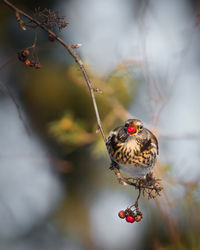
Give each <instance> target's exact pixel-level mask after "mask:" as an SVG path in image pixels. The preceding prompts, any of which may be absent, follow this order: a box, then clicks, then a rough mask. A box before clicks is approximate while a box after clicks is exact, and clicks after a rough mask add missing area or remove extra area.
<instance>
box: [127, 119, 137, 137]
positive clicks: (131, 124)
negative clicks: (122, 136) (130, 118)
mask: <svg viewBox="0 0 200 250" xmlns="http://www.w3.org/2000/svg"><path fill="white" fill-rule="evenodd" d="M129 125H130V126H132V127H134V128H135V132H134V133H129V136H133V135H136V134H137V132H138V130H137V126H136V125H135V123H134V122H132V123H130V124H129Z"/></svg>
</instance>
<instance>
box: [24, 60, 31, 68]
mask: <svg viewBox="0 0 200 250" xmlns="http://www.w3.org/2000/svg"><path fill="white" fill-rule="evenodd" d="M24 64H25V65H26V66H27V67H29V66H30V65H31V61H30V60H29V59H26V60H25V62H24Z"/></svg>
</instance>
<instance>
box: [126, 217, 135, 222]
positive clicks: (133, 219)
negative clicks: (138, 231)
mask: <svg viewBox="0 0 200 250" xmlns="http://www.w3.org/2000/svg"><path fill="white" fill-rule="evenodd" d="M126 221H127V222H129V223H133V222H134V221H135V218H134V217H132V216H130V215H129V216H127V217H126Z"/></svg>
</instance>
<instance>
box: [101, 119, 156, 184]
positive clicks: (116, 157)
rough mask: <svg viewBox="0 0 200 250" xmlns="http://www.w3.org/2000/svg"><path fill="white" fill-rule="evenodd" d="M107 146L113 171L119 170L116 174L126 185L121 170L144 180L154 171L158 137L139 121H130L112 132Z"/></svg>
mask: <svg viewBox="0 0 200 250" xmlns="http://www.w3.org/2000/svg"><path fill="white" fill-rule="evenodd" d="M106 146H107V150H108V153H109V155H110V158H111V161H112V162H111V169H113V168H115V169H117V170H118V172H117V174H116V173H115V174H116V175H117V177H118V180H119V182H120V183H121V184H124V185H125V183H124V181H123V180H124V179H123V178H122V177H121V173H120V170H122V171H123V172H125V173H128V174H129V175H130V176H132V177H134V178H143V177H145V176H146V175H147V174H148V173H150V171H151V170H152V169H153V167H154V166H155V163H156V160H157V156H158V154H159V149H158V140H157V138H156V136H155V135H154V134H153V133H152V132H151V131H150V130H149V129H147V128H145V127H144V125H143V123H142V121H141V120H138V119H128V120H126V121H125V123H124V125H123V126H120V127H117V128H115V129H113V130H112V131H110V133H109V135H108V138H107V140H106Z"/></svg>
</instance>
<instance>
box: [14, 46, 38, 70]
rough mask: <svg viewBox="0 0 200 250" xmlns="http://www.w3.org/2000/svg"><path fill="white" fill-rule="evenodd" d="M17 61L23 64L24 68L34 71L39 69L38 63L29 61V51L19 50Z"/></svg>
mask: <svg viewBox="0 0 200 250" xmlns="http://www.w3.org/2000/svg"><path fill="white" fill-rule="evenodd" d="M17 55H18V59H19V60H20V61H21V62H23V63H24V65H25V66H26V67H34V68H35V69H40V68H41V65H40V63H39V62H35V61H34V60H31V59H29V55H30V51H29V49H24V50H21V51H20V52H18V53H17Z"/></svg>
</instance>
